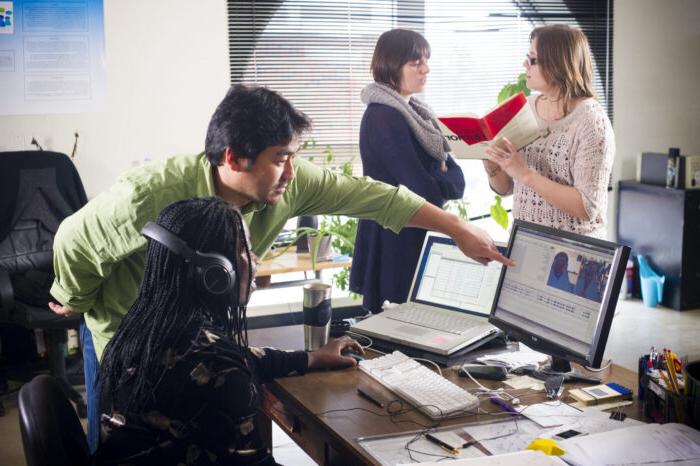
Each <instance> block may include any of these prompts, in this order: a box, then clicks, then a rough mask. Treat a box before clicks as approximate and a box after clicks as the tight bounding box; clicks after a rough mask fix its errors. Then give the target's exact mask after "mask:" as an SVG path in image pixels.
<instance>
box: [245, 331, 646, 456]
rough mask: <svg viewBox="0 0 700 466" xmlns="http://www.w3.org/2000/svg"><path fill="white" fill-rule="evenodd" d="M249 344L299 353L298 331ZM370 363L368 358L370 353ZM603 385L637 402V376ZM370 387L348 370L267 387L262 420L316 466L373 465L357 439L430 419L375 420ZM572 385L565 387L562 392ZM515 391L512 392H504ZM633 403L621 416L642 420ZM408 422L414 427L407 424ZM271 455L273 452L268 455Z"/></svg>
mask: <svg viewBox="0 0 700 466" xmlns="http://www.w3.org/2000/svg"><path fill="white" fill-rule="evenodd" d="M249 340H250V344H251V345H254V346H264V345H269V346H274V347H276V348H285V349H300V348H303V327H302V326H300V325H297V326H288V327H276V328H267V329H260V330H251V331H250V332H249ZM368 353H369V357H372V356H373V355H372V353H371V352H368ZM442 373H443V375H444V376H445V377H447V378H448V379H450V380H452V381H453V382H456V383H458V384H459V385H461V386H463V387H465V388H467V389H473V388H475V384H474V383H473V382H471V381H465V379H463V378H460V377H459V376H458V375H457V372H456V371H455V370H452V369H443V371H442ZM595 375H596V376H598V377H601V378H603V379H604V380H605V381H609V380H614V381H615V382H617V383H620V384H622V385H624V386H625V387H630V388H633V390H634V391H635V396H636V391H637V390H636V389H637V375H636V373H634V372H632V371H629V370H627V369H624V368H622V367H619V366H616V365H613V366H611V368H609V369H608V370H607V371H606V372H605V373H596V374H595ZM482 382H485V383H484V385H491V386H500V382H489V381H482ZM360 383H363V384H371V385H372V386H373V387H376V388H377V389H378V390H380V391H385V392H387V394H388V396H391V397H392V398H396V396H395V395H390V393H391V392H388V391H387V390H386V389H385V388H384V387H383V386H381V385H380V384H379V383H377V382H375V381H373V380H372V379H371V378H370V377H369V376H367V375H366V374H364V373H362V372H360V370H359V369H356V368H351V369H344V370H336V371H327V372H310V373H308V374H306V375H305V376H303V377H287V378H281V379H277V380H275V381H273V382H271V383H269V384H267V385H266V387H265V388H266V390H267V391H268V392H269V393H270V394H272V395H274V397H276V398H277V400H279V403H277V404H276V405H274V406H268V407H267V409H266V414H268V416H270V417H271V418H273V419H275V421H276V422H277V423H278V424H280V426H281V427H282V428H283V429H284V430H285V431H286V432H287V434H288V435H289V436H290V437H291V438H292V439H293V440H294V441H295V442H296V443H297V444H298V445H299V446H300V447H301V448H302V449H303V450H304V451H305V452H306V453H307V454H308V455H309V456H310V457H311V458H312V459H313V460H314V461H316V462H317V463H318V464H322V465H327V464H332V465H345V464H348V465H358V464H376V463H375V462H374V461H373V459H372V458H371V457H370V456H369V455H368V454H367V453H366V452H365V451H364V449H362V447H360V446H359V445H358V444H357V442H356V441H355V439H356V438H358V437H367V436H370V435H380V434H391V433H400V432H406V431H411V430H419V429H420V428H421V427H420V426H419V425H418V424H415V422H417V423H420V424H422V425H426V424H430V423H431V421H430V419H429V418H427V417H425V416H423V415H422V414H419V413H416V412H411V413H407V414H403V415H401V416H398V417H396V418H395V420H401V421H405V422H401V423H394V422H392V421H391V420H390V419H389V418H388V416H379V415H373V414H370V413H368V412H367V411H371V412H374V413H376V414H382V415H384V414H385V413H384V412H382V410H380V409H379V408H378V407H377V406H376V405H374V404H372V403H370V402H369V401H367V400H365V399H364V398H360V397H359V396H358V395H357V386H358V384H360ZM576 386H577V385H574V384H570V385H569V384H567V388H569V387H571V388H574V387H576ZM509 391H515V390H509ZM520 393H523V395H522V396H519V397H520V399H521V400H522V402H523V403H524V404H527V403H532V402H537V401H544V394H543V393H541V392H534V391H531V390H524V391H521V392H518V394H520ZM637 405H638V403H637V402H636V401H635V404H634V405H632V406H628V407H626V408H625V409H624V410H623V411H624V412H625V413H626V414H627V415H628V416H631V417H633V418H637V419H642V415H641V411H640V409H639V407H638V406H637ZM352 408H362V409H363V410H358V409H355V410H350V411H337V412H334V413H328V414H325V415H320V416H319V415H318V414H317V413H323V412H326V411H330V410H343V409H348V410H349V409H352ZM481 408H482V409H484V410H486V411H488V412H496V411H498V410H499V408H498V407H496V406H493V405H491V403H482V405H481ZM484 420H488V416H485V415H480V416H479V415H476V416H474V415H472V416H462V417H456V418H452V419H449V420H445V421H441V423H440V424H441V425H443V426H447V425H453V424H463V423H467V422H476V421H484ZM412 421H413V422H412ZM273 453H274V452H273Z"/></svg>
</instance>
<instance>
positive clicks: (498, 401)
mask: <svg viewBox="0 0 700 466" xmlns="http://www.w3.org/2000/svg"><path fill="white" fill-rule="evenodd" d="M489 399H490V400H491V403H493V404H495V405H498V406H500V407H501V408H503V409H504V410H506V411H508V412H509V413H515V414H520V412H519V411H518V410H517V409H515V408H513V407H512V406H511V405H509V404H508V403H506V402H505V401H503V400H502V399H500V398H498V397H497V396H492V397H491V398H489Z"/></svg>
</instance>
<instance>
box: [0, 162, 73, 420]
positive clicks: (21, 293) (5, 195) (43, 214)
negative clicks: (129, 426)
mask: <svg viewBox="0 0 700 466" xmlns="http://www.w3.org/2000/svg"><path fill="white" fill-rule="evenodd" d="M0 174H2V180H3V182H2V183H1V184H0V324H3V323H4V324H14V325H20V326H22V327H25V328H28V329H37V328H41V329H44V334H45V336H46V341H47V342H46V346H47V354H48V360H49V371H50V372H51V375H53V376H54V377H56V379H57V380H58V381H59V382H60V384H61V386H62V387H63V389H64V393H65V394H66V395H67V396H68V397H69V398H70V399H71V400H73V401H74V402H75V403H76V404H77V407H78V411H79V413H80V414H81V415H82V416H84V415H85V414H86V407H85V401H84V400H83V398H82V397H81V396H80V394H79V393H78V392H77V391H76V390H75V389H74V388H73V387H72V386H71V385H70V383H69V382H68V378H67V376H66V362H65V358H64V356H63V348H62V344H63V343H65V341H66V329H69V328H78V327H79V326H80V315H77V314H76V315H74V316H71V317H63V316H58V315H56V314H54V313H53V312H51V310H50V309H49V308H48V305H47V303H48V301H49V300H50V299H51V297H50V295H49V288H50V286H51V283H52V281H53V238H54V235H55V233H56V230H57V229H58V225H59V224H60V223H61V221H62V220H63V219H64V218H65V217H67V216H68V215H70V214H72V213H73V212H75V211H76V210H78V209H80V207H82V206H83V205H84V204H85V203H86V202H87V199H86V196H85V190H84V189H83V184H82V182H81V181H80V176H79V175H78V172H77V170H76V169H75V166H74V165H73V162H71V160H70V159H69V158H68V157H67V156H66V155H65V154H60V153H57V152H49V151H21V152H6V153H0ZM5 350H8V348H5Z"/></svg>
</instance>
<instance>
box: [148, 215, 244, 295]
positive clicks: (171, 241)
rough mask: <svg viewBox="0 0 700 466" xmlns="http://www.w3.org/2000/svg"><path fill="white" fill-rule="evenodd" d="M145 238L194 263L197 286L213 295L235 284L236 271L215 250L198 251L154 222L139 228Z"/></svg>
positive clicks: (225, 291) (226, 291) (227, 291)
mask: <svg viewBox="0 0 700 466" xmlns="http://www.w3.org/2000/svg"><path fill="white" fill-rule="evenodd" d="M141 234H142V235H143V236H145V237H147V238H150V239H152V240H154V241H157V242H159V243H160V244H162V245H163V246H165V247H166V248H168V249H170V250H171V251H172V252H173V253H175V254H177V255H178V256H182V257H183V258H184V259H185V261H186V262H190V263H192V265H194V267H195V270H196V274H197V282H198V285H199V287H200V288H201V289H202V290H203V291H205V292H207V293H209V294H212V295H214V296H221V295H225V294H227V293H231V291H233V289H234V286H236V271H235V270H234V269H233V265H232V264H231V261H230V260H228V259H227V258H226V257H224V256H223V255H221V254H218V253H215V252H199V251H196V250H194V249H192V248H191V247H190V246H189V245H188V244H187V243H186V242H185V241H184V240H182V239H181V238H180V237H178V236H177V235H175V234H174V233H172V232H170V231H168V230H166V229H165V228H163V227H162V226H160V225H158V224H157V223H154V222H148V223H146V225H144V227H143V229H142V230H141Z"/></svg>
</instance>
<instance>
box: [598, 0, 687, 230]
mask: <svg viewBox="0 0 700 466" xmlns="http://www.w3.org/2000/svg"><path fill="white" fill-rule="evenodd" d="M614 5H615V12H614V16H615V19H614V20H615V26H614V43H613V46H614V50H613V57H614V81H613V94H614V100H615V103H614V115H615V121H614V124H613V128H614V130H615V142H616V145H617V156H616V160H615V166H614V169H613V180H614V181H615V184H616V183H617V180H621V179H635V178H636V176H637V164H638V161H639V157H640V155H639V154H641V152H649V151H654V152H667V151H668V148H669V147H680V149H681V153H682V154H700V1H697V0H616V1H615V4H614ZM616 191H617V189H616V190H615V192H616ZM614 206H615V198H614V197H613V199H611V209H609V221H610V223H609V225H610V226H611V227H614V225H615V217H614V214H615V212H614V208H613V207H614ZM612 229H613V228H609V230H612ZM614 237H615V236H614V235H612V234H611V238H614Z"/></svg>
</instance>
